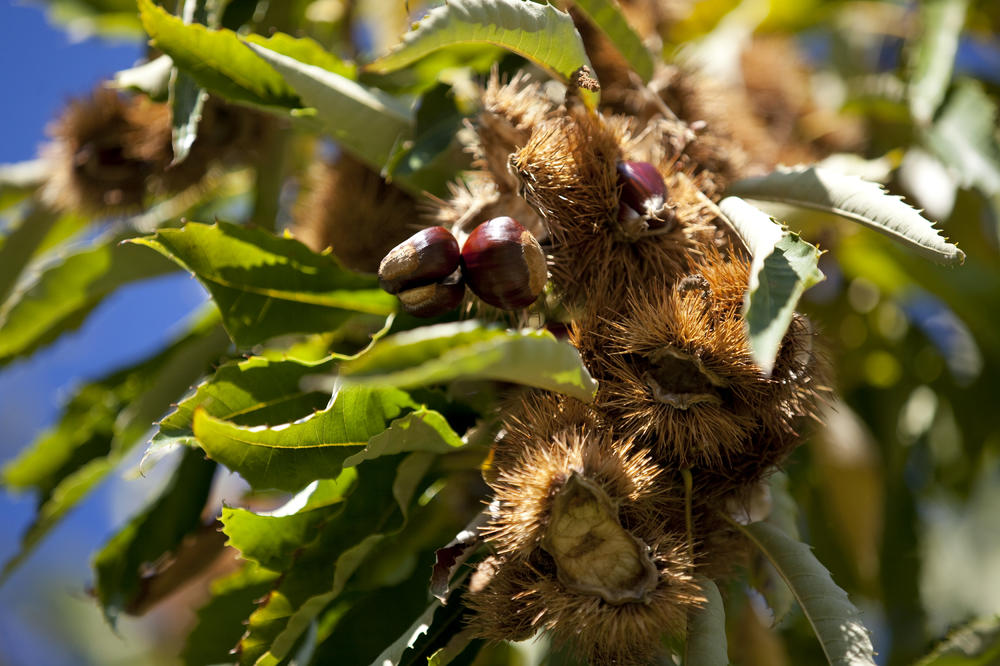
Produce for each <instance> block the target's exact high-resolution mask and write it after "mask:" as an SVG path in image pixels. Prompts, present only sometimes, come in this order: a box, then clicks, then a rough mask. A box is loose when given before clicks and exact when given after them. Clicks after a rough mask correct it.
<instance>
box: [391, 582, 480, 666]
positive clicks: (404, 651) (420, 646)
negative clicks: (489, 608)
mask: <svg viewBox="0 0 1000 666" xmlns="http://www.w3.org/2000/svg"><path fill="white" fill-rule="evenodd" d="M453 596H454V598H453V599H451V600H450V601H451V603H449V604H447V605H445V604H444V603H442V602H441V601H440V600H438V599H435V600H434V601H433V602H432V603H431V604H430V605H429V606H428V607H427V609H426V610H425V611H424V612H423V613H421V614H420V616H419V617H417V619H416V620H414V622H413V624H412V625H410V627H409V628H408V629H407V630H406V631H405V632H403V634H402V635H401V636H400V637H399V638H397V639H396V640H395V641H394V642H393V643H392V644H391V645H389V646H388V647H386V649H385V650H384V651H383V652H382V654H380V655H379V656H378V658H376V659H375V661H373V662H372V663H371V666H416V665H417V664H427V665H428V666H430V665H432V664H434V665H436V664H442V665H443V664H447V663H449V661H450V658H454V657H456V656H458V654H459V653H461V652H462V650H464V648H465V647H466V646H467V645H468V644H469V642H470V641H471V638H472V637H471V636H469V635H468V634H463V632H462V629H464V628H465V621H466V619H467V618H468V616H469V610H468V609H467V608H466V607H465V605H464V604H463V603H462V599H461V596H462V594H461V592H459V593H457V594H454V595H453ZM449 638H458V639H459V640H457V641H456V643H455V644H452V645H450V648H451V649H449V640H448V639H449Z"/></svg>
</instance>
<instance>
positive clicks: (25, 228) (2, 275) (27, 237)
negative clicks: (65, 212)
mask: <svg viewBox="0 0 1000 666" xmlns="http://www.w3.org/2000/svg"><path fill="white" fill-rule="evenodd" d="M58 220H59V215H58V214H57V213H56V212H55V211H53V210H50V209H48V208H46V207H44V206H32V208H31V209H30V210H29V211H28V212H27V213H26V214H25V215H24V216H23V218H22V219H21V220H20V221H19V222H17V223H16V225H17V226H15V227H14V228H13V229H11V230H10V231H9V232H8V233H7V235H6V236H4V237H3V244H2V245H0V304H3V302H4V301H5V300H6V299H7V295H8V294H10V292H11V289H13V288H14V285H15V284H16V283H17V279H18V278H19V277H20V276H21V272H22V271H23V270H24V267H25V266H27V265H28V262H29V261H31V258H32V257H33V256H34V255H35V252H36V251H37V250H38V249H39V247H40V246H41V245H42V243H44V242H45V238H46V237H47V236H48V235H49V232H50V231H52V228H53V227H54V226H55V224H56V222H57V221H58Z"/></svg>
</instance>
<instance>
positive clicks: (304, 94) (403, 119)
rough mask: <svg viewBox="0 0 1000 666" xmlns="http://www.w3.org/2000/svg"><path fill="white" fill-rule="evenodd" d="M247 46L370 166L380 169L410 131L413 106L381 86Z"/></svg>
mask: <svg viewBox="0 0 1000 666" xmlns="http://www.w3.org/2000/svg"><path fill="white" fill-rule="evenodd" d="M249 46H250V48H251V49H252V50H253V52H254V53H256V54H257V55H258V56H260V57H261V58H262V59H263V60H264V61H265V62H267V63H268V64H269V65H271V66H272V67H274V69H276V70H277V71H278V72H280V74H281V76H283V77H284V79H285V81H287V82H288V84H289V85H290V86H291V87H292V89H294V90H295V91H296V93H298V94H299V95H300V96H301V98H302V100H303V101H304V102H305V103H306V104H308V105H309V106H310V107H313V108H315V109H316V114H317V117H318V118H319V120H320V122H322V123H323V126H324V128H325V129H326V131H328V132H329V133H330V135H331V136H332V137H333V138H335V139H336V140H337V142H338V143H340V144H341V145H343V146H344V148H345V149H347V150H348V151H350V152H351V154H353V155H354V156H356V157H358V158H359V159H361V160H363V161H364V162H366V163H368V164H369V165H371V166H372V167H374V168H376V169H381V168H382V167H383V166H384V165H385V163H386V162H387V161H388V159H389V155H390V154H391V153H392V147H393V146H394V145H395V144H396V143H397V142H398V141H400V140H401V139H402V138H403V137H406V136H408V135H409V133H410V132H411V130H412V125H413V117H412V113H411V112H410V109H409V108H408V107H407V106H406V105H405V104H403V103H402V102H401V101H399V100H397V99H396V98H394V97H392V96H390V95H388V94H386V93H384V92H382V91H381V90H379V89H378V88H368V87H365V86H362V85H361V84H359V83H356V82H354V81H351V80H350V79H347V78H345V77H343V76H341V75H339V74H337V73H335V72H331V71H327V70H325V69H323V68H321V67H317V66H315V65H310V64H308V63H304V62H301V61H299V60H296V59H295V58H292V57H288V56H286V55H282V54H281V53H277V52H276V51H273V50H271V49H268V48H265V47H264V46H263V45H260V44H250V45H249Z"/></svg>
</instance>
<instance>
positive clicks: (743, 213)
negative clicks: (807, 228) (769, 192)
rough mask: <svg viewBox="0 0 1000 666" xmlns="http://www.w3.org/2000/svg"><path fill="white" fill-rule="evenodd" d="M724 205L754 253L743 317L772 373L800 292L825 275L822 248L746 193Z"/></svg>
mask: <svg viewBox="0 0 1000 666" xmlns="http://www.w3.org/2000/svg"><path fill="white" fill-rule="evenodd" d="M719 209H720V210H721V211H722V213H723V214H724V215H725V216H726V219H728V220H729V222H730V224H731V225H732V227H733V228H734V229H735V230H736V233H737V234H738V235H739V236H740V238H741V239H742V240H743V243H744V244H745V245H746V247H747V249H748V250H749V251H750V255H751V257H752V262H751V264H750V283H749V285H748V286H747V291H746V297H745V299H744V306H743V318H744V320H745V321H746V326H747V333H748V336H749V340H750V349H751V353H752V354H753V358H754V361H755V362H756V363H757V365H759V366H760V368H761V370H762V371H763V372H764V374H766V375H770V374H771V370H772V369H773V368H774V360H775V358H776V357H777V355H778V349H779V348H780V347H781V340H782V339H783V338H784V337H785V332H786V331H787V330H788V326H789V325H790V324H791V322H792V317H793V316H794V315H795V306H796V304H797V303H798V302H799V297H801V296H802V293H803V292H804V291H805V290H806V289H808V288H809V287H811V286H813V285H814V284H816V283H818V282H820V281H821V280H823V273H822V272H820V270H819V268H818V267H817V263H818V261H819V255H820V252H819V250H818V249H816V247H815V246H814V245H811V244H809V243H807V242H805V241H804V240H802V239H801V238H799V235H798V234H794V233H791V232H789V231H788V230H787V229H784V228H783V227H782V226H781V225H779V224H778V223H777V222H775V221H774V220H773V219H772V218H770V217H769V216H768V215H767V214H765V213H763V212H761V211H759V210H758V209H756V208H754V207H753V206H751V205H750V204H748V203H747V202H745V201H743V200H742V199H738V198H736V197H727V198H725V199H723V200H722V201H721V202H720V203H719Z"/></svg>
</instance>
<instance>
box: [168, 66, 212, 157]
mask: <svg viewBox="0 0 1000 666" xmlns="http://www.w3.org/2000/svg"><path fill="white" fill-rule="evenodd" d="M168 96H169V103H170V112H171V116H170V117H171V145H172V147H173V153H174V159H173V161H171V163H170V164H171V165H174V164H180V163H181V162H183V161H184V160H186V159H187V156H188V153H190V152H191V146H193V145H194V142H195V140H196V139H197V138H198V123H200V122H201V113H202V109H204V107H205V102H206V101H207V100H208V92H206V91H205V89H204V88H202V87H201V86H199V85H198V83H197V81H195V80H194V79H193V78H192V77H191V76H189V75H188V74H185V73H184V72H181V71H180V70H174V75H173V76H171V77H170V85H169V94H168Z"/></svg>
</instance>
